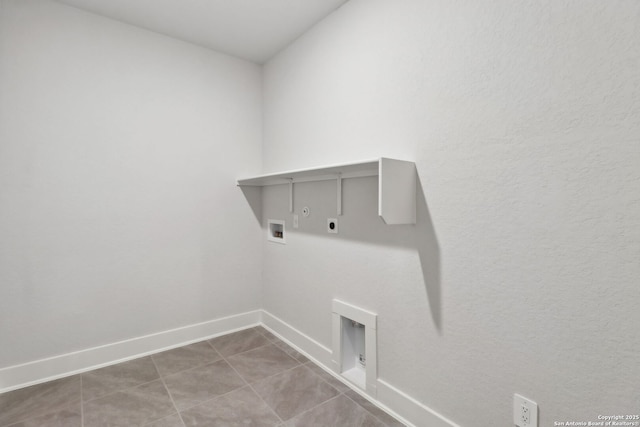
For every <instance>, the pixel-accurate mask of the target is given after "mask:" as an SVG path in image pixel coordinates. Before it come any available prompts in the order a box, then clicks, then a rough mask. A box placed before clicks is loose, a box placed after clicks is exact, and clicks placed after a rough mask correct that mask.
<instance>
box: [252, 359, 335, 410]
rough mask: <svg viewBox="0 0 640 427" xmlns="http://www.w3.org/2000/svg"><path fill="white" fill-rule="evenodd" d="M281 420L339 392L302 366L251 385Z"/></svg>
mask: <svg viewBox="0 0 640 427" xmlns="http://www.w3.org/2000/svg"><path fill="white" fill-rule="evenodd" d="M253 388H254V389H255V391H256V392H257V393H258V394H259V395H260V396H261V397H262V398H263V399H264V400H265V402H267V404H268V405H269V406H270V407H271V409H273V410H274V411H275V412H276V414H278V416H279V417H280V418H282V419H283V420H288V419H290V418H292V417H294V416H296V415H298V414H300V413H302V412H304V411H306V410H308V409H311V408H313V407H314V406H316V405H319V404H321V403H322V402H325V401H327V400H329V399H331V398H333V397H335V396H337V395H338V394H339V393H338V391H336V389H335V388H333V387H331V386H330V385H329V384H327V383H326V382H325V381H323V380H322V379H321V378H320V377H318V376H317V375H316V374H314V373H313V372H311V371H310V370H309V369H308V368H307V367H305V366H302V365H301V366H298V367H297V368H295V369H291V370H289V371H285V372H283V373H281V374H278V375H275V376H273V377H269V378H266V379H264V380H262V381H260V382H257V383H255V384H254V385H253Z"/></svg>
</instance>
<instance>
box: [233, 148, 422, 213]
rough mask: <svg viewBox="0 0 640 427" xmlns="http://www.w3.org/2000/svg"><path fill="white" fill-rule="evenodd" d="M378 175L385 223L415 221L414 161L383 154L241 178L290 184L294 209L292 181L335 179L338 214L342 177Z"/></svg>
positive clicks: (255, 182)
mask: <svg viewBox="0 0 640 427" xmlns="http://www.w3.org/2000/svg"><path fill="white" fill-rule="evenodd" d="M366 176H378V215H380V217H382V220H383V221H384V222H385V223H386V224H390V225H391V224H415V223H416V167H415V163H413V162H408V161H405V160H396V159H389V158H386V157H382V158H379V159H375V160H366V161H360V162H354V163H344V164H338V165H329V166H323V167H315V168H309V169H297V170H292V171H286V172H277V173H271V174H266V175H258V176H254V177H249V178H243V179H239V180H238V182H237V184H238V185H239V186H253V187H263V186H266V185H289V211H290V212H293V185H294V184H295V183H297V182H311V181H328V180H336V182H337V187H336V189H337V197H338V205H337V206H338V215H342V180H343V179H347V178H358V177H366Z"/></svg>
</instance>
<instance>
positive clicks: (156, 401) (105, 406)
mask: <svg viewBox="0 0 640 427" xmlns="http://www.w3.org/2000/svg"><path fill="white" fill-rule="evenodd" d="M83 406H84V407H83V410H84V426H85V427H94V426H95V427H98V426H100V427H104V426H114V427H115V426H127V427H131V426H143V425H146V424H148V423H150V422H152V421H155V420H159V419H162V418H163V417H166V416H168V415H170V414H172V413H175V412H176V409H175V407H174V406H173V403H172V402H171V398H170V397H169V393H167V390H166V389H165V387H164V385H163V384H162V381H160V380H157V381H153V382H151V383H148V384H143V385H141V386H137V387H133V388H130V389H127V390H124V391H119V392H116V393H112V394H109V395H107V396H104V397H101V398H99V399H95V400H92V401H91V402H87V403H85V404H84V405H83Z"/></svg>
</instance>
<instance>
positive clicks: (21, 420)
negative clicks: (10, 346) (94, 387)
mask: <svg viewBox="0 0 640 427" xmlns="http://www.w3.org/2000/svg"><path fill="white" fill-rule="evenodd" d="M0 1H1V0H0ZM76 375H77V376H78V377H79V378H80V414H81V418H80V420H82V377H81V376H80V374H75V375H71V376H69V377H65V378H59V379H68V378H71V377H74V376H76ZM54 381H57V380H51V381H47V382H44V383H41V384H48V383H52V382H54ZM35 385H40V384H35ZM30 387H32V386H30ZM13 391H16V390H11V391H8V392H6V393H11V392H13ZM2 394H5V393H0V395H2ZM69 408H72V406H65V407H62V408H60V407H58V409H53V410H51V411H49V412H44V413H42V414H38V415H33V416H31V415H28V416H27V417H26V418H23V419H19V420H16V421H13V422H12V423H11V424H2V425H1V426H0V427H15V426H17V425H19V424H22V423H24V422H27V421H31V420H35V419H36V418H40V417H46V416H47V415H51V414H55V413H57V412H61V411H64V410H67V409H69Z"/></svg>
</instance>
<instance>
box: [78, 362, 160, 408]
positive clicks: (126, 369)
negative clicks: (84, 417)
mask: <svg viewBox="0 0 640 427" xmlns="http://www.w3.org/2000/svg"><path fill="white" fill-rule="evenodd" d="M158 378H159V376H158V371H157V370H156V367H155V365H154V364H153V361H152V360H151V357H141V358H139V359H134V360H130V361H128V362H123V363H118V364H117V365H112V366H107V367H105V368H101V369H96V370H95V371H90V372H85V373H84V374H82V400H83V401H84V402H87V401H89V400H93V399H97V398H99V397H102V396H106V395H107V394H109V393H113V392H115V391H118V390H124V389H127V388H131V387H135V386H137V385H140V384H144V383H148V382H150V381H153V380H156V379H158Z"/></svg>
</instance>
